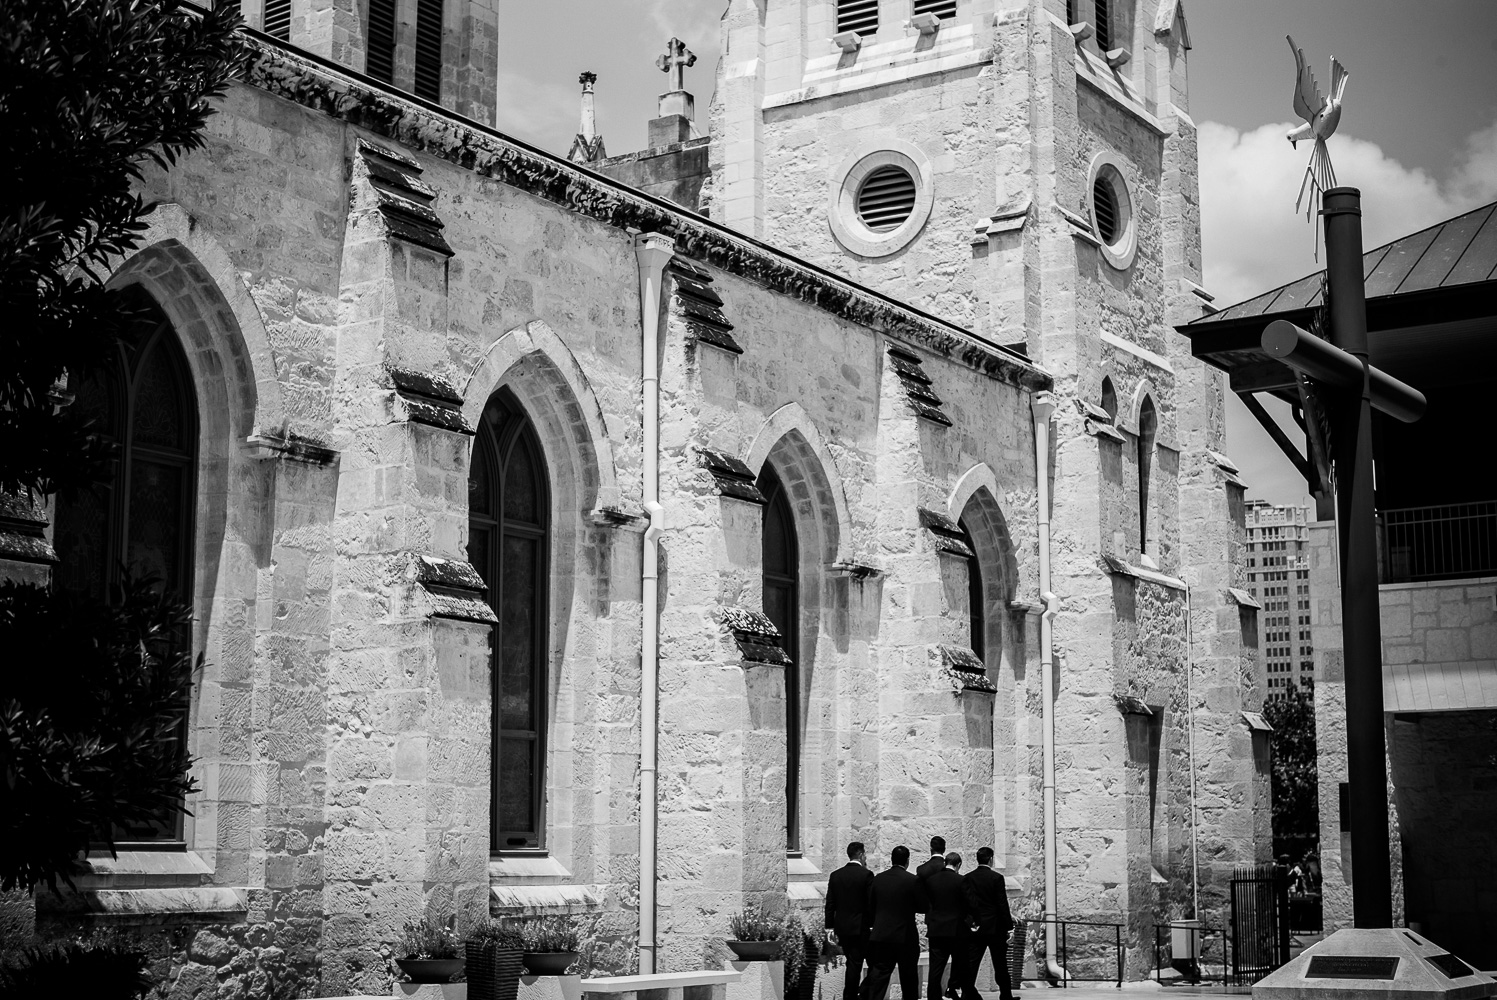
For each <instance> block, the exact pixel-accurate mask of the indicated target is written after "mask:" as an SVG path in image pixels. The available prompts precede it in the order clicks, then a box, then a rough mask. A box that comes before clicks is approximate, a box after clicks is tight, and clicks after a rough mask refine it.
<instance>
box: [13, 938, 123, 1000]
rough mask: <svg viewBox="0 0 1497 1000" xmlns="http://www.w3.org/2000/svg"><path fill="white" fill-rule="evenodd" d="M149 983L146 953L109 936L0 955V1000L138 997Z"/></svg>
mask: <svg viewBox="0 0 1497 1000" xmlns="http://www.w3.org/2000/svg"><path fill="white" fill-rule="evenodd" d="M150 987H151V979H150V976H149V975H147V972H146V956H145V954H144V953H143V952H140V951H138V950H135V949H133V948H130V947H129V946H127V945H124V944H121V943H117V942H115V941H114V940H112V939H110V938H101V939H91V940H85V941H59V942H53V943H50V944H46V945H41V946H37V947H30V948H24V949H21V950H19V951H16V952H11V953H7V954H6V955H5V956H4V958H0V1000H11V998H16V1000H21V998H23V997H42V996H57V997H89V998H91V1000H136V998H138V997H140V996H142V995H143V994H144V993H145V991H146V990H148V989H149V988H150Z"/></svg>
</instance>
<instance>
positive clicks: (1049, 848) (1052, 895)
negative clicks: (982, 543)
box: [1030, 392, 1068, 982]
mask: <svg viewBox="0 0 1497 1000" xmlns="http://www.w3.org/2000/svg"><path fill="white" fill-rule="evenodd" d="M1030 409H1031V411H1032V412H1033V414H1034V455H1035V463H1034V475H1035V485H1036V489H1037V491H1038V493H1039V529H1040V600H1042V601H1044V602H1045V610H1044V612H1043V613H1042V614H1041V615H1040V686H1041V691H1040V701H1041V705H1042V707H1041V713H1042V714H1041V722H1040V725H1041V727H1042V732H1043V738H1044V747H1045V773H1044V778H1043V784H1042V786H1041V788H1042V790H1043V795H1044V810H1045V913H1044V923H1045V971H1046V972H1048V973H1049V975H1050V977H1051V978H1053V979H1057V980H1059V981H1061V982H1065V981H1066V979H1067V978H1068V976H1067V975H1066V970H1065V969H1063V968H1061V967H1060V963H1059V962H1058V961H1057V960H1056V937H1057V930H1058V928H1057V926H1056V923H1055V921H1056V919H1057V914H1056V909H1057V905H1058V904H1057V902H1056V899H1057V896H1058V895H1059V890H1058V887H1057V874H1056V861H1055V837H1056V832H1055V633H1054V627H1055V626H1054V622H1055V616H1056V615H1057V614H1058V613H1059V612H1060V598H1059V597H1056V596H1055V594H1054V593H1052V592H1051V590H1050V416H1051V414H1053V413H1054V412H1055V396H1054V394H1052V393H1048V392H1037V393H1035V394H1034V399H1033V400H1032V401H1031V403H1030Z"/></svg>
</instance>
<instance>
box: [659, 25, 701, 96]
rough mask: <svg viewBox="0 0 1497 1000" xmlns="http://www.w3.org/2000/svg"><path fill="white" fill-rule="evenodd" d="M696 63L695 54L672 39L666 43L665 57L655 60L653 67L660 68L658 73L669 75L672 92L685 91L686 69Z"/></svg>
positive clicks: (678, 40)
mask: <svg viewBox="0 0 1497 1000" xmlns="http://www.w3.org/2000/svg"><path fill="white" fill-rule="evenodd" d="M696 62H697V56H696V53H695V52H693V51H691V50H690V49H688V48H687V47H686V43H685V42H683V41H681V39H679V38H672V39H671V40H670V41H668V42H666V43H665V55H662V56H659V57H657V58H656V59H655V65H656V66H658V67H660V72H662V73H669V74H670V78H671V90H673V91H674V90H685V89H686V67H688V66H695V65H696Z"/></svg>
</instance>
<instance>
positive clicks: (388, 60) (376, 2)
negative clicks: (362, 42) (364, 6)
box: [364, 0, 395, 83]
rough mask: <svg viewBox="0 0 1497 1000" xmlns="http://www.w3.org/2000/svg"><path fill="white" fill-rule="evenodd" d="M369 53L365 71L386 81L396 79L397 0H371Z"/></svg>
mask: <svg viewBox="0 0 1497 1000" xmlns="http://www.w3.org/2000/svg"><path fill="white" fill-rule="evenodd" d="M367 30H368V37H369V54H368V55H367V56H366V57H365V61H364V72H366V73H368V74H369V75H370V76H372V77H374V78H375V79H376V80H383V81H384V82H386V83H393V82H394V81H395V0H369V21H368V24H367Z"/></svg>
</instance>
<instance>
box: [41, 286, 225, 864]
mask: <svg viewBox="0 0 1497 1000" xmlns="http://www.w3.org/2000/svg"><path fill="white" fill-rule="evenodd" d="M147 316H148V318H147V319H146V320H145V321H144V322H143V323H142V324H141V325H140V326H139V327H138V328H137V329H136V331H135V332H134V334H133V335H132V336H131V337H130V338H128V342H127V343H126V345H125V346H124V347H123V348H122V349H121V350H120V351H119V353H118V354H117V355H116V357H115V358H114V360H113V362H112V363H111V364H109V365H107V366H105V367H104V368H103V369H101V370H99V371H97V372H95V373H93V374H91V375H89V376H88V377H85V378H83V379H81V380H80V382H79V384H78V385H77V387H76V389H75V393H76V395H75V400H74V402H73V406H74V407H76V408H77V409H78V410H79V411H80V413H81V415H82V416H83V417H85V418H87V419H89V420H92V421H94V423H95V427H97V429H98V432H99V433H100V434H101V435H102V436H103V437H104V439H105V440H106V441H108V442H110V443H111V444H112V445H113V446H114V449H115V460H114V462H113V463H112V467H111V469H110V475H109V478H108V479H107V480H106V481H105V482H102V483H99V484H98V485H97V486H96V487H95V488H94V489H93V490H88V491H80V492H79V493H77V494H74V495H72V496H66V495H64V496H59V497H58V499H57V514H56V518H55V520H54V522H53V523H54V532H53V536H54V540H55V544H56V548H57V557H58V564H57V566H56V567H55V569H54V570H53V576H52V579H53V583H54V585H55V586H57V587H58V588H60V589H63V590H71V591H74V592H77V593H81V594H86V595H88V596H91V597H95V598H99V599H105V598H107V597H108V596H109V593H110V590H111V588H112V587H113V585H114V584H116V583H118V582H119V580H120V576H121V573H122V572H125V571H128V572H129V573H130V574H131V575H132V576H134V577H135V578H136V579H142V578H145V577H152V578H154V579H156V580H157V581H159V584H160V586H161V588H162V589H163V590H165V591H166V592H167V593H169V594H172V595H174V596H175V597H176V598H177V599H178V600H182V601H190V600H191V599H192V558H193V537H194V531H193V529H194V524H193V513H194V504H193V498H194V497H195V496H196V489H195V484H194V479H195V476H196V472H197V442H198V429H197V398H196V395H195V394H194V393H193V391H192V379H191V378H190V376H189V374H188V368H187V361H186V359H185V358H184V356H183V354H182V348H181V346H180V345H179V344H178V343H177V335H176V333H175V331H173V329H172V326H171V323H170V322H168V321H167V319H166V317H165V315H163V314H162V313H161V311H160V310H159V309H157V308H156V307H155V306H154V304H152V305H151V306H149V307H148V309H147ZM179 641H181V642H183V643H187V642H190V641H191V638H190V637H188V636H183V637H181V639H180V640H179ZM186 709H187V706H185V705H184V706H183V712H182V726H181V729H180V731H179V732H180V740H179V746H180V747H181V748H182V749H183V750H184V751H185V747H186V743H185V739H186V735H187V731H186V726H187V710H186ZM115 840H116V841H117V842H120V843H130V842H155V843H163V842H164V843H171V842H175V841H180V840H182V816H181V814H180V813H175V814H173V815H172V816H170V817H162V818H161V819H160V820H157V821H153V822H150V823H146V824H142V825H140V826H137V827H131V828H127V829H120V830H116V831H115Z"/></svg>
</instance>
